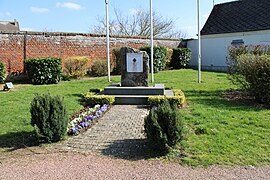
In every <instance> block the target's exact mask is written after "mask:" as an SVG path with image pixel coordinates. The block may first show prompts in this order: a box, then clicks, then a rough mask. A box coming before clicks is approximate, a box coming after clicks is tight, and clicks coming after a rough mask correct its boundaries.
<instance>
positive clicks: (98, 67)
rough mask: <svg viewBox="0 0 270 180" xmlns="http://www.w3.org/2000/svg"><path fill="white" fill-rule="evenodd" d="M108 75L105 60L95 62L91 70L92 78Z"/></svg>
mask: <svg viewBox="0 0 270 180" xmlns="http://www.w3.org/2000/svg"><path fill="white" fill-rule="evenodd" d="M107 74H108V64H107V60H95V61H94V62H93V65H92V68H91V75H92V76H97V77H100V76H106V75H107Z"/></svg>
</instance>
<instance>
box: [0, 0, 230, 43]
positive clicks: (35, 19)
mask: <svg viewBox="0 0 270 180" xmlns="http://www.w3.org/2000/svg"><path fill="white" fill-rule="evenodd" d="M152 1H153V9H154V11H155V12H157V13H159V14H160V15H161V16H163V17H168V18H171V19H175V21H176V28H177V29H179V30H181V31H182V32H184V33H185V34H187V37H188V38H191V37H195V36H196V31H197V30H196V27H197V15H196V13H197V5H196V4H197V0H152ZM230 1H232V0H215V4H219V3H224V2H230ZM115 8H116V9H119V10H120V11H121V12H122V13H123V14H124V15H126V16H128V15H131V14H132V13H134V12H135V11H136V10H138V9H145V10H148V9H149V0H109V9H110V12H109V14H110V17H111V18H113V16H114V13H113V11H114V9H115ZM212 8H213V0H201V22H202V24H201V26H203V24H204V23H205V21H206V19H207V17H208V16H209V14H210V12H211V10H212ZM105 13H106V12H105V0H72V1H58V0H0V20H1V21H6V20H7V21H9V20H14V19H16V20H17V21H19V23H20V28H21V30H26V31H57V32H85V33H88V32H90V29H91V27H93V25H95V24H97V19H98V18H102V17H104V16H105Z"/></svg>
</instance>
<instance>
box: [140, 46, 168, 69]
mask: <svg viewBox="0 0 270 180" xmlns="http://www.w3.org/2000/svg"><path fill="white" fill-rule="evenodd" d="M140 50H141V51H146V52H147V54H148V56H149V57H151V47H150V46H145V47H142V48H140ZM153 55H154V72H155V73H157V72H159V71H162V70H164V69H165V68H166V58H167V49H166V48H164V47H159V46H155V47H154V54H153ZM149 67H150V70H151V61H149Z"/></svg>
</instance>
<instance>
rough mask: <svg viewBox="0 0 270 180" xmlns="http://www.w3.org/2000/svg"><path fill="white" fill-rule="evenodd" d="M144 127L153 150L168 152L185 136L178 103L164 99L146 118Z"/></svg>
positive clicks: (161, 152) (162, 152)
mask: <svg viewBox="0 0 270 180" xmlns="http://www.w3.org/2000/svg"><path fill="white" fill-rule="evenodd" d="M144 128H145V133H146V136H147V138H148V139H149V141H150V143H151V145H152V147H153V150H155V151H157V152H159V153H160V154H163V155H164V154H166V153H168V152H169V150H170V149H171V148H173V147H175V145H176V144H177V143H178V142H180V140H181V139H182V137H183V135H182V134H183V123H182V120H181V115H180V111H179V109H178V107H177V105H176V104H173V105H170V103H169V102H168V101H164V102H163V103H162V104H160V105H159V106H158V107H157V108H152V109H151V110H150V113H149V115H148V116H147V117H146V118H145V121H144Z"/></svg>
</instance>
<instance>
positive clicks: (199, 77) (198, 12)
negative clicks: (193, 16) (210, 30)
mask: <svg viewBox="0 0 270 180" xmlns="http://www.w3.org/2000/svg"><path fill="white" fill-rule="evenodd" d="M197 15H198V16H197V18H198V83H201V32H200V23H201V22H200V0H197Z"/></svg>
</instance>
